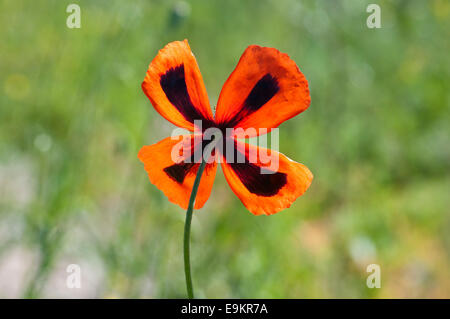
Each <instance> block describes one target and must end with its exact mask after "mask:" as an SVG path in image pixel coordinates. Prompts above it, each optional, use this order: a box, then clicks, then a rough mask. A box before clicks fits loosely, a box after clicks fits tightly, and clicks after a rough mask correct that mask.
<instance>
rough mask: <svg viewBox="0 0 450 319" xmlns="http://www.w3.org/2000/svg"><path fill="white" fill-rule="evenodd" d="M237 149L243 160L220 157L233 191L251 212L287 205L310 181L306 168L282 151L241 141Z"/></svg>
mask: <svg viewBox="0 0 450 319" xmlns="http://www.w3.org/2000/svg"><path fill="white" fill-rule="evenodd" d="M236 151H237V152H239V153H240V154H245V163H236V161H233V163H231V162H230V161H229V162H227V161H226V159H225V158H222V164H221V165H222V169H223V172H224V175H225V178H226V180H227V181H228V184H229V185H230V187H231V189H232V190H233V192H234V193H235V194H236V195H237V197H239V199H240V200H241V201H242V203H243V204H244V206H245V207H247V209H248V210H249V211H250V212H251V213H252V214H254V215H262V214H266V215H271V214H275V213H277V212H279V211H281V210H282V209H285V208H288V207H289V206H291V204H292V203H293V202H294V201H295V200H296V199H297V198H298V197H299V196H300V195H302V194H303V193H304V192H305V191H306V190H307V189H308V187H309V186H310V184H311V181H312V179H313V175H312V173H311V172H310V171H309V169H308V168H307V167H306V166H304V165H303V164H300V163H297V162H294V161H292V160H291V159H289V158H287V157H286V156H284V155H283V154H281V153H278V152H276V151H273V150H269V149H265V148H261V147H257V146H254V145H250V144H247V143H244V142H240V141H237V143H236ZM236 154H238V153H236ZM252 158H253V159H252ZM277 158H278V160H277ZM234 159H236V158H234ZM262 172H264V173H265V174H262ZM267 173H270V174H267Z"/></svg>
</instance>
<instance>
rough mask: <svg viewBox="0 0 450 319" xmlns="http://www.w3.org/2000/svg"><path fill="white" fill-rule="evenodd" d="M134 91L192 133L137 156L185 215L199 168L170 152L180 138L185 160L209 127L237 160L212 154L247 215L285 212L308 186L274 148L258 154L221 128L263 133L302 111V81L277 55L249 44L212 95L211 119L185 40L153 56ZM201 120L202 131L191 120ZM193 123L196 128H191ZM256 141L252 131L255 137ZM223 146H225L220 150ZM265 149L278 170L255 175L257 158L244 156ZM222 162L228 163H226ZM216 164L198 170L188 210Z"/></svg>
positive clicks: (300, 168) (305, 98) (308, 177)
mask: <svg viewBox="0 0 450 319" xmlns="http://www.w3.org/2000/svg"><path fill="white" fill-rule="evenodd" d="M142 89H143V91H144V93H145V94H146V95H147V97H148V98H149V99H150V101H151V103H152V104H153V106H154V108H155V109H156V111H158V112H159V113H160V114H161V115H162V116H163V117H164V118H166V119H167V120H168V121H170V122H172V123H173V124H175V125H176V126H178V127H181V128H184V129H187V130H189V131H191V132H193V133H192V134H190V135H187V136H182V135H181V136H178V137H176V138H173V137H168V138H166V139H163V140H162V141H160V142H158V143H156V144H153V145H148V146H144V147H142V149H141V150H140V151H139V154H138V158H139V159H140V160H141V161H142V162H143V163H144V166H145V170H146V171H147V173H148V176H149V179H150V182H151V183H153V184H154V185H155V186H156V187H157V188H159V189H160V190H161V191H163V192H164V194H165V195H166V196H167V197H168V199H169V200H170V201H171V202H173V203H175V204H178V205H179V206H181V207H182V208H184V209H186V208H187V207H188V202H189V197H190V194H191V191H192V188H193V184H194V180H195V177H196V174H197V170H198V168H199V163H195V162H192V161H187V160H186V159H187V158H188V157H189V156H185V157H184V159H185V160H184V161H176V162H175V161H174V160H173V158H172V156H171V153H172V150H173V149H174V147H175V146H176V145H177V144H178V143H180V141H182V140H183V139H184V140H186V138H187V139H188V140H190V141H191V145H192V147H191V155H192V154H194V153H195V152H197V151H198V150H199V149H201V148H202V147H203V146H200V145H199V143H197V142H195V140H196V138H195V137H196V136H198V135H200V136H201V134H203V133H204V131H205V129H207V128H210V127H216V128H218V129H220V130H221V131H222V132H223V134H224V140H227V141H229V140H232V142H233V143H232V144H231V145H232V146H233V147H234V148H235V149H234V151H235V153H236V154H238V153H240V154H241V155H245V160H244V161H243V162H240V163H239V162H238V163H236V162H233V161H230V160H229V159H228V158H226V157H225V156H224V154H216V155H218V156H219V158H220V159H221V160H220V163H221V166H222V170H223V173H224V175H225V178H226V180H227V182H228V184H229V185H230V187H231V189H232V190H233V192H234V193H235V194H236V195H237V196H238V197H239V199H240V200H241V201H242V203H243V204H244V205H245V207H247V209H248V210H249V211H250V212H251V213H253V214H255V215H261V214H266V215H270V214H274V213H277V212H279V211H280V210H282V209H284V208H287V207H289V206H290V205H291V204H292V203H293V202H294V201H295V200H296V199H297V198H298V197H299V196H300V195H302V194H303V193H304V192H305V191H306V190H307V189H308V187H309V185H310V184H311V181H312V178H313V175H312V173H311V172H310V171H309V169H308V168H307V167H306V166H304V165H303V164H300V163H297V162H294V161H292V160H291V159H289V158H287V157H286V156H285V155H283V154H281V153H278V152H276V151H274V150H267V149H264V150H262V149H261V148H260V147H259V146H255V145H250V144H248V143H246V142H245V141H242V140H240V139H238V138H235V137H234V136H229V135H227V133H226V132H225V128H230V127H231V128H242V129H244V130H245V129H248V128H267V132H270V131H271V130H272V129H274V128H276V127H278V126H279V125H280V124H281V123H282V122H284V121H286V120H288V119H290V118H292V117H293V116H295V115H297V114H299V113H301V112H303V111H304V110H306V109H307V108H308V107H309V104H310V95H309V89H308V82H307V80H306V78H305V77H304V75H303V74H302V73H301V72H300V70H299V68H298V67H297V65H296V64H295V62H294V61H292V60H291V59H290V58H289V56H288V55H287V54H285V53H281V52H280V51H278V50H276V49H274V48H266V47H260V46H257V45H251V46H249V47H248V48H247V49H246V50H245V52H244V53H243V55H242V56H241V58H240V60H239V63H238V64H237V66H236V68H235V70H234V71H233V72H232V73H231V75H230V77H229V78H228V79H227V81H226V82H225V84H224V86H223V88H222V91H221V92H220V95H219V99H218V103H217V107H216V112H215V115H213V113H212V111H211V108H210V104H209V100H208V95H207V93H206V89H205V86H204V84H203V79H202V75H201V73H200V70H199V67H198V65H197V61H196V59H195V57H194V55H193V54H192V52H191V49H190V47H189V44H188V42H187V40H184V41H175V42H171V43H169V44H168V45H166V46H165V47H164V48H163V49H162V50H160V51H159V53H158V55H157V56H156V57H155V59H154V60H153V61H152V62H151V63H150V66H149V68H148V71H147V74H146V77H145V79H144V81H143V83H142ZM198 120H201V121H202V122H201V123H203V125H202V128H199V127H198V126H197V125H196V123H194V121H198ZM197 123H198V122H197ZM256 135H258V132H257V133H256ZM227 145H229V144H227ZM252 150H253V151H255V152H256V154H260V153H259V152H260V151H267V152H269V153H270V154H271V155H276V156H277V157H278V159H279V162H278V169H277V170H276V171H273V172H270V173H271V174H263V173H262V172H261V169H262V168H264V167H265V163H263V161H262V159H261V158H260V156H259V155H258V156H257V157H256V160H254V161H253V162H251V161H249V160H248V157H249V152H250V151H252ZM227 160H228V161H227ZM217 162H218V161H217V160H214V161H212V162H208V163H207V164H206V167H205V170H204V172H203V176H202V177H201V180H200V186H199V189H198V193H197V197H196V200H195V206H194V208H195V209H199V208H201V207H203V205H204V204H205V202H206V201H207V200H208V198H209V196H210V193H211V189H212V185H213V182H214V178H215V175H216V170H217Z"/></svg>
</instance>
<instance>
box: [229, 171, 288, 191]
mask: <svg viewBox="0 0 450 319" xmlns="http://www.w3.org/2000/svg"><path fill="white" fill-rule="evenodd" d="M228 165H230V166H231V168H232V169H233V171H234V172H235V173H236V175H237V177H238V178H239V179H240V181H241V182H242V184H244V186H245V187H246V188H247V189H248V190H249V192H250V193H253V194H256V195H259V196H265V197H270V196H274V195H276V194H277V193H278V192H279V191H280V189H281V188H283V186H284V185H286V183H287V176H286V174H285V173H280V172H275V173H273V174H261V168H260V167H259V166H257V165H255V164H252V163H235V164H228Z"/></svg>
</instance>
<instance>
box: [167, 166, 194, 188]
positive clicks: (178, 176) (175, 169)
mask: <svg viewBox="0 0 450 319" xmlns="http://www.w3.org/2000/svg"><path fill="white" fill-rule="evenodd" d="M195 165H196V164H194V163H179V164H174V165H172V166H169V167H166V168H164V172H165V173H166V174H167V175H168V176H169V177H170V178H171V179H173V180H174V181H175V182H177V183H179V184H183V182H184V179H185V178H186V176H187V175H188V174H189V173H190V172H191V169H192V168H193V167H194V166H195Z"/></svg>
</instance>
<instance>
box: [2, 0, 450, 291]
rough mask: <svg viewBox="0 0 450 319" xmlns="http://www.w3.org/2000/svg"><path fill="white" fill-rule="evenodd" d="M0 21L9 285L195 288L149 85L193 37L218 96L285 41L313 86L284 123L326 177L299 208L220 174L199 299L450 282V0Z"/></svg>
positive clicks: (217, 5)
mask: <svg viewBox="0 0 450 319" xmlns="http://www.w3.org/2000/svg"><path fill="white" fill-rule="evenodd" d="M372 2H375V3H377V4H379V5H380V6H381V19H382V28H381V29H369V28H367V26H366V19H367V17H368V16H369V13H367V12H366V7H367V5H368V4H369V3H372ZM70 3H77V4H79V5H80V7H81V29H69V28H67V26H66V19H67V17H68V15H69V14H68V13H66V7H67V6H68V4H70ZM0 21H2V26H1V28H0V48H1V58H0V91H1V94H0V297H8V298H10V297H26V298H50V297H61V298H66V297H67V298H78V297H89V298H96V297H101V298H115V297H118V298H124V297H127V298H144V297H145V298H178V297H180V298H183V297H185V296H186V289H185V282H184V272H183V257H182V235H183V225H184V217H185V215H184V214H185V212H184V211H183V210H182V209H181V208H179V207H178V206H175V205H173V204H171V203H170V202H168V201H167V199H166V198H165V197H164V195H163V194H162V193H161V192H160V191H159V190H158V189H157V188H156V187H154V186H153V185H152V184H150V182H149V181H148V179H147V175H146V172H145V171H144V168H143V165H142V164H141V163H140V162H139V161H138V159H137V152H138V150H139V149H140V148H141V147H142V146H143V145H148V144H153V143H155V142H157V141H159V140H160V139H162V138H164V137H166V136H168V135H169V134H170V133H171V130H172V129H173V126H172V125H171V124H170V123H169V122H167V121H166V120H164V119H163V118H162V117H161V116H159V115H158V114H157V112H156V111H155V110H154V109H153V107H152V106H151V104H150V102H149V101H148V99H147V98H146V97H145V95H144V94H143V92H142V91H141V87H140V84H141V82H142V80H143V78H144V76H145V72H146V70H147V66H148V64H149V62H150V61H151V60H152V59H153V57H154V56H155V55H156V53H157V51H158V50H159V49H161V48H162V47H163V46H164V45H165V44H166V43H168V42H170V41H173V40H182V39H184V38H187V39H188V40H189V42H190V45H191V48H192V50H193V52H194V53H195V55H196V57H197V60H198V63H199V65H200V69H201V72H202V74H203V77H204V80H205V84H206V87H207V89H208V94H209V96H210V101H211V104H212V105H215V104H216V102H217V97H218V94H219V92H220V89H221V87H222V84H223V83H224V81H225V80H226V78H227V77H228V75H229V74H230V73H231V71H232V70H233V69H234V67H235V65H236V63H237V61H238V59H239V57H240V55H241V54H242V52H243V51H244V49H245V48H246V47H247V46H248V45H250V44H259V45H263V46H270V47H276V48H278V49H279V50H281V51H283V52H286V53H288V54H289V55H290V56H291V57H292V59H293V60H295V61H296V62H297V64H298V65H299V67H300V69H301V70H302V71H303V73H304V74H305V75H306V77H307V79H308V81H309V83H310V89H311V95H312V104H311V107H310V108H309V109H308V110H307V111H306V112H304V113H303V114H301V115H300V116H297V117H295V118H293V119H291V120H289V121H288V122H286V123H284V124H282V125H281V127H280V150H281V151H282V152H283V153H285V154H286V155H288V156H289V157H291V158H293V159H295V160H297V161H299V162H302V163H304V164H305V165H307V166H308V167H309V168H310V169H311V171H312V172H313V173H314V175H315V179H314V181H313V183H312V186H311V188H310V189H309V190H308V191H307V192H306V193H305V195H304V196H302V197H300V198H299V199H298V200H297V201H296V202H295V203H294V204H293V205H292V207H291V208H290V209H288V210H285V211H283V212H281V213H279V214H276V215H274V216H270V217H266V216H261V217H255V216H253V215H251V214H250V213H249V212H248V211H247V210H246V209H245V208H244V206H243V205H242V204H241V202H240V201H239V199H238V198H237V197H236V196H235V195H234V194H233V193H232V191H231V190H230V188H229V187H228V185H227V183H226V181H225V179H224V177H223V174H222V173H221V171H220V170H218V174H217V178H216V181H215V185H214V188H213V191H212V195H211V197H210V199H209V201H208V203H207V204H206V205H205V207H204V208H203V209H201V210H200V211H197V212H196V213H195V216H194V219H193V229H192V268H193V280H194V285H195V289H196V294H197V296H198V297H209V298H229V297H232V298H326V297H339V298H387V297H392V298H413V297H426V298H428V297H437V298H444V297H447V298H448V297H450V271H449V270H450V258H449V257H450V235H449V234H450V231H449V229H450V214H449V207H450V200H449V193H450V192H449V191H450V179H449V169H450V165H449V163H450V161H449V160H450V148H449V145H450V143H449V142H450V141H449V136H450V132H449V120H450V114H449V92H450V87H449V82H450V81H449V75H450V59H449V58H448V52H450V45H449V44H450V43H449V38H450V37H449V36H450V32H449V31H450V23H449V22H450V2H448V1H446V0H435V1H406V0H405V1H372V0H370V1H351V0H347V1H312V0H311V1H295V0H283V1H281V0H250V1H238V0H236V1H235V0H233V1H206V0H203V1H202V0H197V1H163V0H160V1H147V0H145V1H144V0H138V1H119V0H117V1H111V0H103V1H101V0H99V1H88V0H79V1H75V0H73V1H72V0H70V1H63V0H58V1H56V0H54V1H31V0H30V1H24V0H2V1H0ZM372 263H375V264H378V265H380V267H381V288H380V289H369V288H368V287H367V286H366V278H367V276H368V275H369V273H367V272H366V267H367V265H369V264H372ZM69 264H78V265H80V267H81V275H82V280H81V284H82V287H81V288H80V289H68V288H67V287H66V278H67V276H68V273H67V272H66V268H67V266H68V265H69Z"/></svg>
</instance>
